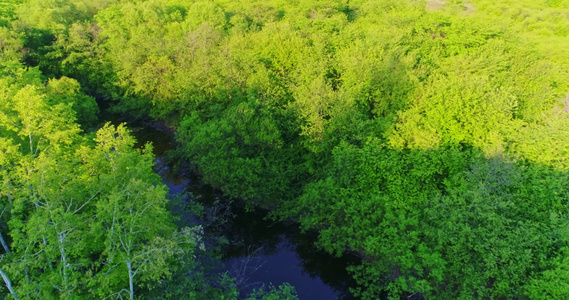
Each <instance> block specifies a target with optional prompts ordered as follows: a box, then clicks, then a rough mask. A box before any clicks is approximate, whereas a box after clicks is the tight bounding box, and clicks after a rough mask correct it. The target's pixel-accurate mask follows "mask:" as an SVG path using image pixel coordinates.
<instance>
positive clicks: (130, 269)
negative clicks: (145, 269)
mask: <svg viewBox="0 0 569 300" xmlns="http://www.w3.org/2000/svg"><path fill="white" fill-rule="evenodd" d="M126 266H127V267H128V286H129V289H130V290H129V291H130V299H131V300H133V299H134V282H133V281H134V278H133V277H134V274H133V272H132V262H130V261H127V262H126Z"/></svg>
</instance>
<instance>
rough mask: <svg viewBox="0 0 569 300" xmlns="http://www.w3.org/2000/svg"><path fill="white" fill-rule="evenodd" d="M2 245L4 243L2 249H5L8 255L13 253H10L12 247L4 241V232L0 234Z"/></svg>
mask: <svg viewBox="0 0 569 300" xmlns="http://www.w3.org/2000/svg"><path fill="white" fill-rule="evenodd" d="M0 243H2V247H4V250H5V251H6V253H8V254H10V253H12V251H10V247H8V244H6V241H5V240H4V236H3V235H2V232H0Z"/></svg>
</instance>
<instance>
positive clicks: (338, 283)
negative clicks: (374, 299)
mask: <svg viewBox="0 0 569 300" xmlns="http://www.w3.org/2000/svg"><path fill="white" fill-rule="evenodd" d="M120 119H121V118H113V119H112V121H111V122H112V123H113V124H115V125H117V124H118V123H119V121H118V120H120ZM127 127H128V128H129V129H130V130H131V131H132V134H133V135H134V136H135V137H136V139H137V141H138V143H137V147H141V146H142V145H144V144H146V143H147V142H151V143H152V144H153V146H154V154H155V156H156V159H155V162H156V165H155V168H154V171H155V172H157V173H158V174H159V175H160V176H161V178H162V181H163V183H164V184H165V185H166V186H168V188H169V192H170V195H171V196H172V197H175V196H178V195H183V199H182V203H183V205H189V204H191V203H192V201H198V202H199V203H201V204H202V205H203V206H204V207H205V211H206V214H205V215H207V218H208V219H209V221H207V222H204V221H200V220H197V219H195V217H193V216H190V215H186V220H185V221H186V222H201V223H202V224H204V223H205V224H207V223H210V222H212V220H213V221H214V223H213V225H212V226H206V227H205V235H206V236H207V235H208V234H212V235H216V234H217V235H220V234H221V235H223V236H225V237H226V238H227V241H228V242H227V243H226V245H225V246H224V247H222V259H221V261H220V262H219V264H218V265H219V267H218V268H217V269H215V270H214V271H215V272H225V271H226V272H228V273H229V274H230V275H231V276H233V277H235V278H236V283H237V287H238V289H239V290H240V292H241V294H242V295H245V294H247V293H249V292H250V291H252V290H253V289H255V288H259V287H261V286H263V285H265V286H268V285H269V284H273V285H274V286H278V285H280V284H282V283H285V282H288V283H289V284H291V285H292V286H294V287H295V289H296V291H297V293H298V296H299V298H300V299H318V300H327V299H331V300H332V299H352V297H350V293H349V291H348V289H349V287H350V286H353V281H352V279H351V276H349V274H347V272H346V271H345V269H346V267H347V266H348V265H350V264H356V263H358V262H359V260H358V259H357V258H356V257H354V256H350V255H345V256H343V257H340V258H337V257H334V256H331V255H329V254H327V253H324V252H322V251H319V250H318V249H317V248H316V247H315V246H314V241H315V239H316V235H315V234H314V233H301V232H300V231H299V230H298V226H297V224H294V223H292V222H274V221H271V220H266V219H265V216H266V214H267V211H264V210H261V209H257V210H255V211H252V212H247V211H245V210H244V209H243V205H240V204H239V203H236V202H235V201H234V202H230V201H229V200H227V199H226V198H225V197H223V195H222V194H221V192H220V191H217V190H214V189H213V188H211V187H210V186H208V185H206V184H204V183H203V182H201V179H200V177H199V176H198V175H196V174H193V173H191V172H189V171H188V170H186V171H185V172H174V171H173V168H172V167H171V166H170V164H168V162H167V159H166V155H167V152H168V151H169V150H171V149H174V148H175V147H176V142H175V138H174V135H173V133H172V131H171V130H170V129H168V128H167V127H166V126H165V125H164V124H163V123H161V122H150V121H147V122H140V121H137V122H130V123H127ZM184 169H189V168H184ZM180 173H184V174H183V175H181V174H180ZM237 202H238V201H237ZM183 221H184V220H183Z"/></svg>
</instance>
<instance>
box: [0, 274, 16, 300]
mask: <svg viewBox="0 0 569 300" xmlns="http://www.w3.org/2000/svg"><path fill="white" fill-rule="evenodd" d="M0 275H1V276H2V279H4V282H5V283H6V287H7V288H8V290H9V291H10V294H12V296H14V299H16V300H18V296H17V295H16V292H15V291H14V289H13V288H12V282H11V281H10V278H8V275H6V273H4V271H2V269H0Z"/></svg>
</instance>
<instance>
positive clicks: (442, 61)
mask: <svg viewBox="0 0 569 300" xmlns="http://www.w3.org/2000/svg"><path fill="white" fill-rule="evenodd" d="M568 14H569V2H568V1H566V0H543V1H532V0H519V1H513V0H508V1H498V2H496V1H490V0H469V1H430V0H429V1H411V0H409V1H395V0H388V1H368V0H352V1H349V2H346V1H293V2H290V1H281V0H272V1H228V0H215V1H181V0H147V1H112V0H99V1H86V0H73V1H60V0H57V1H36V0H30V1H23V2H20V1H11V2H3V3H2V6H0V51H1V53H0V54H1V58H0V65H1V66H2V71H1V72H2V74H1V75H2V78H0V134H1V138H0V146H1V148H0V179H1V181H0V183H1V186H2V191H1V192H0V197H1V199H2V208H5V209H6V211H9V213H7V214H6V218H4V217H3V219H2V222H0V225H1V226H2V227H0V230H2V232H3V233H8V234H9V236H10V237H9V242H10V243H11V246H12V247H13V248H14V251H13V252H14V254H13V255H12V256H10V257H8V258H7V259H5V260H4V261H2V263H3V265H2V270H8V272H9V273H10V275H11V276H13V277H14V279H13V281H14V286H15V287H16V289H17V290H18V291H19V293H35V294H36V295H37V296H38V297H41V298H50V297H53V298H55V297H72V296H71V295H86V293H88V292H89V293H94V294H96V295H97V296H101V297H102V296H108V295H113V293H115V295H121V296H126V294H127V293H126V292H125V291H128V294H130V295H132V294H133V290H136V292H137V295H138V294H139V293H140V292H141V291H144V292H148V294H149V295H158V296H152V297H155V298H159V295H160V292H159V291H167V292H166V294H167V295H168V297H171V298H176V297H177V298H183V297H184V295H186V296H187V295H191V297H190V298H200V297H202V298H208V297H209V298H226V299H230V298H232V297H233V298H234V297H236V294H235V293H236V291H235V290H234V289H232V288H231V283H230V282H229V281H230V280H225V281H224V282H225V283H224V284H223V285H222V286H223V287H222V288H212V287H211V286H209V283H208V281H207V280H206V279H205V277H203V276H201V275H200V274H199V273H198V274H197V275H196V276H193V275H192V276H190V277H188V276H184V275H183V273H181V271H180V270H181V269H183V268H186V269H191V268H194V267H195V262H194V260H193V256H192V255H193V251H194V250H195V249H196V247H198V246H199V244H200V240H199V236H200V234H199V233H198V231H199V229H198V228H195V229H194V230H190V231H180V230H176V229H175V226H174V225H173V224H172V222H170V221H169V220H168V213H167V212H166V211H165V210H164V206H165V189H164V188H163V187H162V186H161V184H160V183H159V178H158V177H157V176H156V175H153V174H152V172H151V168H152V157H151V155H150V154H149V153H150V152H149V151H150V149H151V147H148V148H146V150H145V152H144V153H142V154H141V153H139V152H138V151H135V150H132V146H133V145H134V140H133V139H132V138H131V137H130V136H129V134H128V132H127V130H126V129H125V128H124V127H119V128H117V129H114V128H111V127H109V126H106V127H104V128H103V129H102V130H101V131H99V135H98V137H97V138H96V143H97V145H96V146H89V145H88V143H89V142H86V141H84V138H83V137H81V136H80V135H79V129H78V126H77V125H76V124H75V123H74V122H75V120H76V119H77V120H78V121H79V122H80V123H81V125H82V128H83V129H89V128H91V127H92V126H93V125H94V124H95V123H96V117H97V113H98V108H97V105H96V102H95V101H94V99H95V98H94V97H96V99H98V100H104V101H108V102H107V103H109V104H110V106H111V110H114V111H122V112H129V113H131V114H133V115H137V116H141V115H146V114H149V115H151V116H152V117H155V118H161V119H165V120H167V121H168V122H171V123H172V125H173V126H175V127H176V128H177V132H176V137H177V140H178V141H179V142H180V148H179V149H178V151H177V153H179V154H180V155H181V156H182V157H181V159H189V160H190V161H191V162H192V163H194V164H195V165H197V168H198V169H199V171H200V172H201V173H202V174H203V176H204V177H203V178H204V180H205V181H206V182H207V183H209V184H212V185H213V186H214V187H216V188H220V189H222V190H223V191H224V192H225V193H226V194H227V195H229V196H230V197H236V198H237V197H238V198H243V199H245V200H246V201H247V203H248V205H250V206H251V205H263V206H268V207H271V208H274V209H275V210H274V211H273V216H280V217H282V218H289V219H293V220H296V221H298V222H299V223H300V226H301V227H302V228H303V229H305V230H316V231H318V232H319V239H318V241H317V244H318V245H319V246H320V247H321V248H322V249H324V250H325V251H327V252H330V253H333V254H336V255H343V254H345V253H346V252H348V251H349V252H351V253H357V254H358V255H360V256H361V257H363V258H364V261H363V262H362V264H360V265H354V266H351V267H350V270H351V272H352V274H353V276H354V278H355V279H356V281H357V282H358V285H359V286H358V287H356V288H354V289H353V293H354V294H355V295H356V296H357V297H361V298H364V299H377V298H380V297H384V296H385V295H386V294H388V295H389V296H390V297H392V298H400V297H402V296H408V297H411V296H422V297H425V298H437V299H455V298H461V299H471V298H520V299H523V298H528V297H529V298H538V299H539V298H559V299H563V298H566V294H567V286H566V284H565V281H566V280H565V279H566V277H567V274H566V273H567V272H566V269H567V266H566V259H565V256H566V252H567V247H568V246H569V245H568V244H567V243H568V242H569V240H568V235H567V231H566V230H565V229H564V228H566V226H567V216H566V210H567V207H566V206H567V199H568V197H569V191H568V190H567V187H566V184H565V183H566V182H567V179H568V178H567V177H568V173H567V171H568V168H569V161H568V157H569V155H568V154H569V153H567V151H568V150H567V149H569V145H568V144H567V143H568V141H569V132H568V130H567V128H569V124H568V120H569V118H568V112H569V95H568V94H567V93H568V92H569V82H568V81H567V78H569V58H568V56H567V53H566V52H567V51H566V49H567V48H568V47H569V18H567V16H568ZM21 62H24V63H25V64H27V67H26V68H24V67H22V65H21V64H20V63H21ZM39 70H41V71H42V72H43V74H44V75H45V77H44V76H43V75H42V74H41V73H40V71H39ZM83 93H86V94H88V95H89V96H87V95H86V94H83ZM91 197H93V199H92V200H88V199H90V198H91ZM71 198H73V199H74V200H73V203H74V204H73V205H70V204H69V203H70V202H69V201H70V199H71ZM79 203H87V204H86V206H84V207H83V208H81V210H80V211H77V212H76V213H70V211H71V209H69V208H67V207H75V206H76V205H80V204H79ZM48 204H49V208H46V207H48V206H47V205H48ZM81 205H82V204H81ZM73 211H75V210H73ZM131 212H132V214H131ZM135 212H140V214H138V215H137V214H136V213H135ZM142 212H144V213H142ZM156 220H162V221H163V222H162V221H160V222H158V221H156ZM145 224H157V226H153V227H151V228H145V229H144V230H135V229H139V228H143V227H144V225H145ZM87 239H90V240H92V241H93V242H91V243H89V242H87ZM117 241H122V243H119V242H117ZM61 249H65V253H66V259H69V260H70V261H73V263H71V266H70V267H65V266H66V264H62V263H61V259H62V251H61ZM176 257H178V258H179V260H177V259H176ZM176 262H179V264H180V267H179V268H177V267H175V265H176ZM22 268H24V269H22ZM129 269H130V270H131V274H130V275H132V274H133V273H135V272H132V271H134V270H139V271H140V272H137V273H136V276H128V275H129V272H128V270H129ZM22 270H26V271H25V272H24V271H22ZM56 270H57V272H56ZM63 271H66V272H69V273H68V275H69V276H67V277H66V276H64V275H62V274H64V273H65V272H63ZM26 272H27V273H26ZM77 272H83V273H85V274H86V276H84V277H81V276H78V275H77V274H78V273H77ZM103 274H107V275H109V276H103ZM125 274H126V275H125ZM169 276H171V278H172V281H171V282H172V286H168V285H167V283H168V282H170V281H165V280H164V279H165V278H167V277H169ZM129 279H130V280H131V281H132V280H134V281H136V288H134V289H130V288H128V281H129ZM162 281H164V282H165V283H164V282H162ZM86 282H88V283H86ZM174 282H175V284H174ZM54 286H56V287H57V288H53V287H54ZM64 286H65V288H64ZM152 287H156V288H157V290H153V289H152ZM58 289H59V290H58ZM123 289H125V290H124V291H123ZM117 293H118V294H117ZM293 295H294V293H293V292H292V289H291V287H290V286H282V287H280V288H278V289H277V288H270V290H269V292H267V293H266V294H264V295H261V294H258V295H253V296H252V297H253V298H255V297H257V298H261V299H265V298H266V299H273V298H274V297H277V298H279V297H280V298H284V299H289V298H290V297H293ZM272 297H273V298H272ZM280 298H279V299H280Z"/></svg>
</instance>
